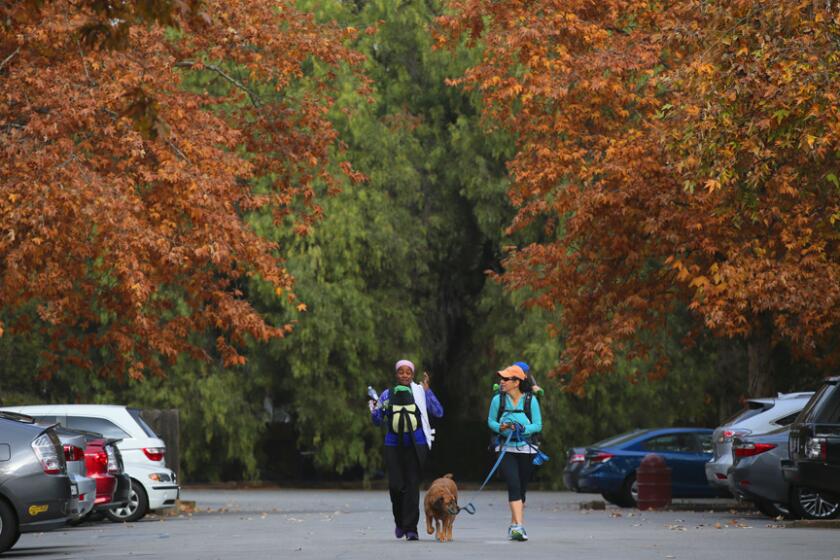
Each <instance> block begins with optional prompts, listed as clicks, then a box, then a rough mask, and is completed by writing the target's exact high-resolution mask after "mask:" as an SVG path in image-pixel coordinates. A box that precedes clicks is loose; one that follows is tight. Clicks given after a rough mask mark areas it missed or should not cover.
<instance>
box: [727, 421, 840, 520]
mask: <svg viewBox="0 0 840 560" xmlns="http://www.w3.org/2000/svg"><path fill="white" fill-rule="evenodd" d="M789 438H790V427H786V428H779V429H778V430H774V431H772V432H769V433H767V434H760V435H753V436H743V437H736V438H735V440H734V441H733V442H732V455H733V458H732V460H733V463H732V468H731V469H730V471H729V472H730V481H731V488H732V493H733V494H735V495H737V496H739V497H742V498H744V499H747V500H750V501H752V502H753V503H755V505H756V507H757V508H758V509H759V511H761V512H762V513H764V514H765V515H768V516H770V517H778V516H782V517H786V518H794V517H806V518H808V519H833V518H834V517H837V516H838V515H840V500H837V499H836V498H833V497H832V496H830V495H829V494H827V493H825V492H821V491H819V490H814V489H813V488H800V489H799V490H798V491H795V492H794V491H792V490H793V489H792V488H791V485H790V484H789V483H788V481H787V480H785V477H784V474H783V472H782V465H781V464H782V462H783V461H786V460H787V459H788V458H789V456H790V454H789V451H788V440H789Z"/></svg>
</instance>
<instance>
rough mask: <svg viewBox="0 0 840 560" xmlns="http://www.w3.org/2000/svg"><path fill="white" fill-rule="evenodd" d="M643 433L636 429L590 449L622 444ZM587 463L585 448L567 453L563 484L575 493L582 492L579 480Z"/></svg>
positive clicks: (575, 448)
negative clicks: (625, 440)
mask: <svg viewBox="0 0 840 560" xmlns="http://www.w3.org/2000/svg"><path fill="white" fill-rule="evenodd" d="M642 431H643V430H638V429H636V430H632V431H629V432H625V433H623V434H621V435H619V436H613V437H610V438H607V439H605V440H601V441H599V442H597V443H593V444H592V445H590V446H589V447H597V448H601V447H609V446H611V445H614V444H618V443H620V442H621V441H622V440H624V439H625V438H629V437H633V436H635V435H637V434H638V433H639V432H642ZM585 462H586V448H585V447H570V448H569V449H568V450H567V451H566V467H565V468H564V469H563V484H564V485H565V486H566V489H568V490H572V491H574V492H580V491H581V490H580V487H579V486H578V479H579V478H580V471H581V470H582V469H583V465H584V463H585Z"/></svg>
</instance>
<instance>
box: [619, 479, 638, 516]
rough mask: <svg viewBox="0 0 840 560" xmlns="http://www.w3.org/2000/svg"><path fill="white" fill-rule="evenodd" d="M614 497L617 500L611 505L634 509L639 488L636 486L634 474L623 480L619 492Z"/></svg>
mask: <svg viewBox="0 0 840 560" xmlns="http://www.w3.org/2000/svg"><path fill="white" fill-rule="evenodd" d="M614 497H615V498H617V500H616V501H614V502H613V503H614V504H615V505H617V506H620V507H627V508H631V507H636V503H637V500H638V499H639V487H638V485H637V484H636V473H632V474H630V475H629V476H628V477H627V478H625V479H624V484H623V485H622V486H621V490H620V491H619V492H618V494H616V495H615V496H614Z"/></svg>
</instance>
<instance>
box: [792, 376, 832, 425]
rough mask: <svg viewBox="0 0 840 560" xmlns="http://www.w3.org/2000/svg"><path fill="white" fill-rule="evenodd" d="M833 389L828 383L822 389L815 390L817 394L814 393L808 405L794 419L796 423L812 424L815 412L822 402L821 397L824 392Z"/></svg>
mask: <svg viewBox="0 0 840 560" xmlns="http://www.w3.org/2000/svg"><path fill="white" fill-rule="evenodd" d="M832 388H833V385H831V384H829V383H824V384H823V386H822V387H820V388H819V389H817V392H816V393H814V396H813V397H811V400H809V401H808V404H806V405H805V408H803V409H802V412H800V413H799V416H798V417H797V418H796V421H797V422H814V421H816V418H814V416H815V414H816V412H817V411H818V410H819V409H820V406H819V403H820V401H821V400H822V398H823V396H824V395H825V393H826V391H829V390H830V389H832Z"/></svg>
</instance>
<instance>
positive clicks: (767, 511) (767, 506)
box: [755, 500, 796, 519]
mask: <svg viewBox="0 0 840 560" xmlns="http://www.w3.org/2000/svg"><path fill="white" fill-rule="evenodd" d="M755 507H756V509H758V511H760V512H761V513H763V514H764V515H766V516H767V517H772V518H773V519H777V518H779V517H781V518H782V519H793V518H794V517H796V516H795V515H794V514H793V513H791V511H790V510H789V509H787V508H786V507H784V506H783V505H781V504H777V503H775V502H769V501H767V500H756V501H755Z"/></svg>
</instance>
